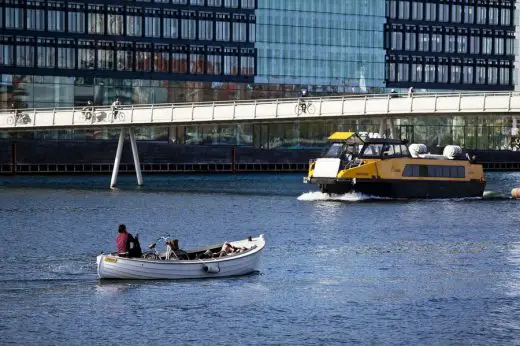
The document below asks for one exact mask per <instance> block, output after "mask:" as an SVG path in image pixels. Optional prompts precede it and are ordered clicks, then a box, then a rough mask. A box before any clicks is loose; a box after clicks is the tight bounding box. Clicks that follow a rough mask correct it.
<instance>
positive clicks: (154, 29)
mask: <svg viewBox="0 0 520 346" xmlns="http://www.w3.org/2000/svg"><path fill="white" fill-rule="evenodd" d="M144 13H145V17H144V36H146V37H160V36H161V17H160V11H159V10H156V9H150V8H147V9H146V10H145V11H144Z"/></svg>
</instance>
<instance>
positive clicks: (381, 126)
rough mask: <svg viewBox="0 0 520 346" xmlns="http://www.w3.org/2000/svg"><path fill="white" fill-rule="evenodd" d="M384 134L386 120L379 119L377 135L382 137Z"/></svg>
mask: <svg viewBox="0 0 520 346" xmlns="http://www.w3.org/2000/svg"><path fill="white" fill-rule="evenodd" d="M385 134H386V118H381V120H380V121H379V135H380V136H381V137H384V136H385Z"/></svg>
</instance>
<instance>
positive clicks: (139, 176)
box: [110, 127, 143, 188]
mask: <svg viewBox="0 0 520 346" xmlns="http://www.w3.org/2000/svg"><path fill="white" fill-rule="evenodd" d="M125 132H126V128H124V127H123V128H122V129H121V133H120V134H119V141H118V142H117V150H116V158H115V159H114V168H113V170H112V179H111V180H110V187H111V188H112V187H114V186H116V183H117V174H118V173H119V164H120V163H121V156H122V154H123V145H124V143H125ZM128 134H129V136H130V144H131V145H132V156H133V157H134V167H135V174H136V175H137V185H139V186H141V185H143V175H142V173H141V163H140V162H139V152H138V151H137V143H136V141H135V133H134V129H133V128H131V127H130V128H129V129H128Z"/></svg>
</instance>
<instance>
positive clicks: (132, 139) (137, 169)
mask: <svg viewBox="0 0 520 346" xmlns="http://www.w3.org/2000/svg"><path fill="white" fill-rule="evenodd" d="M128 134H129V135H130V144H131V145H132V155H133V156H134V167H135V174H136V175H137V185H139V186H142V185H143V174H142V173H141V163H140V162H139V152H138V151H137V143H136V141H135V133H134V128H133V127H131V128H129V129H128Z"/></svg>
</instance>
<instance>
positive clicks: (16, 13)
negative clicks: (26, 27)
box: [5, 7, 24, 29]
mask: <svg viewBox="0 0 520 346" xmlns="http://www.w3.org/2000/svg"><path fill="white" fill-rule="evenodd" d="M23 19H24V9H23V8H18V7H6V8H5V28H6V29H23Z"/></svg>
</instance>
